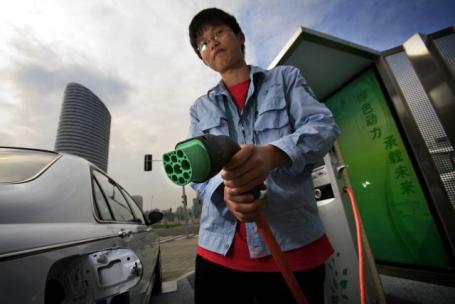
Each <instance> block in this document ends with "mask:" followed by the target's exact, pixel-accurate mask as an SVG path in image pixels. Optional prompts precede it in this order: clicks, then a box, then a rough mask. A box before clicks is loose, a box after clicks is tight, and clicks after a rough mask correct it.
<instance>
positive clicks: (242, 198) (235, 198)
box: [224, 191, 254, 204]
mask: <svg viewBox="0 0 455 304" xmlns="http://www.w3.org/2000/svg"><path fill="white" fill-rule="evenodd" d="M224 200H225V201H232V202H234V203H237V204H250V203H252V202H253V201H254V196H253V195H252V194H241V195H231V194H230V193H229V192H228V191H226V195H225V196H224Z"/></svg>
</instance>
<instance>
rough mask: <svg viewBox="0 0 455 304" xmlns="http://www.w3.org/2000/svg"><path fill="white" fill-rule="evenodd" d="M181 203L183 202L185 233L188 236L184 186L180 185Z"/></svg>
mask: <svg viewBox="0 0 455 304" xmlns="http://www.w3.org/2000/svg"><path fill="white" fill-rule="evenodd" d="M182 204H183V216H184V217H185V235H186V238H187V239H188V238H189V235H188V210H187V209H186V205H187V199H186V193H185V186H182Z"/></svg>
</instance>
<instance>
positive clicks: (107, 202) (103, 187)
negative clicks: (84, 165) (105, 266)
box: [92, 169, 159, 303]
mask: <svg viewBox="0 0 455 304" xmlns="http://www.w3.org/2000/svg"><path fill="white" fill-rule="evenodd" d="M92 176H93V180H94V191H95V199H96V200H97V204H96V205H97V208H98V209H99V210H98V212H97V213H98V214H99V216H100V217H102V219H100V221H101V222H104V223H105V224H106V225H110V226H111V227H112V229H113V230H114V231H115V232H116V233H117V235H118V236H119V238H120V245H121V246H122V247H124V248H130V249H132V250H133V251H134V252H135V254H136V255H137V256H138V257H139V259H140V260H141V263H142V267H143V269H142V271H143V274H142V280H141V281H140V283H139V284H138V286H136V287H135V288H133V289H132V290H130V303H142V302H141V301H142V299H144V298H145V295H146V294H148V293H149V291H150V288H151V278H152V275H153V269H154V266H155V263H156V256H157V254H158V248H159V240H158V238H157V237H155V238H153V236H150V237H149V235H153V234H152V233H151V228H150V227H148V226H147V225H146V223H145V220H144V216H143V215H142V212H140V210H139V212H140V214H138V213H137V212H133V210H134V209H133V208H134V207H132V206H136V207H137V205H132V203H134V201H132V202H131V203H129V202H128V200H127V198H126V197H125V191H124V190H123V191H122V190H121V187H119V185H118V184H117V183H115V181H114V180H112V179H111V178H109V177H108V176H106V175H105V174H103V173H101V172H100V171H98V170H96V169H95V170H92ZM97 192H98V193H97ZM137 208H138V207H137Z"/></svg>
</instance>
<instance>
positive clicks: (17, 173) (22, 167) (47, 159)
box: [0, 148, 59, 183]
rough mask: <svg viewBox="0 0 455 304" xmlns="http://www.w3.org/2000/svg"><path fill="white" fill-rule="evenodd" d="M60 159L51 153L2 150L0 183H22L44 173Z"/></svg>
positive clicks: (0, 156)
mask: <svg viewBox="0 0 455 304" xmlns="http://www.w3.org/2000/svg"><path fill="white" fill-rule="evenodd" d="M58 157H59V154H58V153H55V152H51V151H39V150H27V149H14V148H0V168H2V169H1V170H0V183H20V182H25V181H27V180H29V179H32V178H33V177H35V176H36V175H38V174H39V173H42V172H43V171H44V170H45V169H46V168H48V166H49V165H51V164H52V162H53V161H54V160H55V159H57V158H58Z"/></svg>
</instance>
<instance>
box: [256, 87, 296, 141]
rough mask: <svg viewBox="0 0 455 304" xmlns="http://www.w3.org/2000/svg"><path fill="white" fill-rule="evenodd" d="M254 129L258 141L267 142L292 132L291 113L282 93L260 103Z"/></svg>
mask: <svg viewBox="0 0 455 304" xmlns="http://www.w3.org/2000/svg"><path fill="white" fill-rule="evenodd" d="M254 131H255V134H256V137H257V138H258V139H259V142H258V143H261V144H265V143H269V142H271V141H273V140H276V139H278V138H280V137H282V136H285V135H287V134H289V133H290V125H289V114H288V109H287V104H286V100H285V99H284V96H283V95H282V94H278V95H275V96H271V97H270V98H267V99H264V100H263V101H262V102H260V103H259V105H258V113H257V118H256V122H255V123H254Z"/></svg>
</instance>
